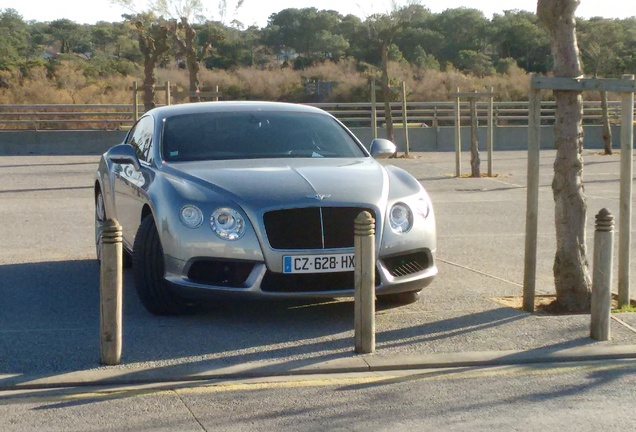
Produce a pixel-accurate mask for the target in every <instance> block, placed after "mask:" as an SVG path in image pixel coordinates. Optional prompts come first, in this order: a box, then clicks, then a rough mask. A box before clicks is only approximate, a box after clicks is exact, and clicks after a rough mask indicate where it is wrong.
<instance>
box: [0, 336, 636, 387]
mask: <svg viewBox="0 0 636 432" xmlns="http://www.w3.org/2000/svg"><path fill="white" fill-rule="evenodd" d="M619 359H636V345H615V346H589V347H576V348H567V349H561V350H554V349H551V348H540V349H536V350H529V351H521V350H511V351H483V352H464V353H444V354H427V355H416V356H393V357H379V356H373V355H371V356H360V357H352V358H345V359H338V360H330V361H324V362H318V363H315V362H312V361H311V360H310V359H309V360H304V361H301V362H298V363H296V364H295V365H294V366H293V367H290V365H289V362H288V361H280V362H259V363H247V364H242V365H238V366H228V367H212V366H205V365H201V364H196V365H193V364H182V365H176V366H170V367H146V368H138V369H137V368H134V369H133V368H125V367H121V366H119V367H112V368H104V369H92V370H85V371H77V372H69V373H64V374H58V375H41V376H26V375H0V391H7V390H36V389H50V388H65V387H84V386H111V385H113V386H114V385H118V386H120V385H141V384H151V383H165V382H194V381H204V380H219V379H223V380H239V379H248V378H266V377H284V376H301V375H318V374H321V375H322V374H336V373H356V372H357V373H363V372H387V371H398V370H401V371H403V370H420V369H442V368H459V367H493V366H510V365H524V364H540V363H566V362H582V361H600V360H619Z"/></svg>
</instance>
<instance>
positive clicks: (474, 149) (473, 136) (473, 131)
mask: <svg viewBox="0 0 636 432" xmlns="http://www.w3.org/2000/svg"><path fill="white" fill-rule="evenodd" d="M477 121H478V119H477V99H476V98H470V175H471V176H472V177H481V170H480V164H481V160H480V158H479V138H478V137H477V133H478V124H477Z"/></svg>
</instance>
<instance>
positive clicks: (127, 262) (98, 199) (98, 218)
mask: <svg viewBox="0 0 636 432" xmlns="http://www.w3.org/2000/svg"><path fill="white" fill-rule="evenodd" d="M104 222H106V207H105V206H104V196H103V195H102V191H101V190H100V191H97V195H95V252H96V254H97V261H99V263H100V264H101V262H102V231H103V229H104ZM131 265H132V255H131V254H130V252H128V251H127V250H126V249H125V248H124V250H123V251H122V266H123V267H124V268H128V267H130V266H131Z"/></svg>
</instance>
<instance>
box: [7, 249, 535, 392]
mask: <svg viewBox="0 0 636 432" xmlns="http://www.w3.org/2000/svg"><path fill="white" fill-rule="evenodd" d="M0 274H2V275H3V282H4V284H3V287H2V288H1V289H0V347H1V349H0V375H5V376H8V377H7V378H4V379H3V378H0V387H3V386H8V385H15V384H18V383H21V382H26V381H28V380H30V379H32V378H33V377H34V376H40V377H52V376H56V375H60V374H64V373H69V372H75V371H84V370H90V369H95V368H98V367H100V365H99V265H98V263H97V262H96V261H95V260H82V261H60V262H43V263H30V264H11V265H4V266H0ZM124 276H125V277H124V281H125V282H124V318H123V328H124V331H123V356H122V367H125V368H130V369H129V370H130V372H128V373H126V374H125V376H126V377H127V378H128V379H133V380H134V379H136V378H137V379H138V380H141V381H143V380H144V376H146V375H147V374H148V371H147V370H145V371H141V370H137V371H136V370H135V368H137V369H142V368H146V369H147V368H148V367H151V368H153V373H154V376H157V375H159V376H161V375H164V376H175V375H176V376H186V375H190V374H193V373H197V371H202V372H203V371H209V370H211V369H220V368H224V367H231V366H237V365H244V364H247V363H256V364H258V363H259V362H261V364H260V366H259V365H257V366H255V367H254V368H252V369H251V372H252V373H254V374H256V375H264V374H267V373H270V372H272V370H273V369H272V367H273V366H272V364H271V363H272V362H277V366H275V367H276V369H277V370H280V367H281V364H282V365H285V366H286V367H289V368H290V369H293V368H299V367H303V366H308V365H312V364H316V363H319V362H325V361H328V360H335V359H341V358H347V357H351V356H353V355H354V352H353V345H354V343H353V342H354V341H353V323H354V316H353V302H352V301H351V299H345V300H339V301H329V300H327V301H318V302H308V301H276V302H274V301H255V300H250V301H248V300H238V299H230V300H229V299H223V300H222V301H209V302H206V303H205V304H204V305H203V306H201V307H198V308H197V309H196V310H195V312H194V313H193V314H191V315H186V316H178V317H158V316H153V315H150V314H149V313H148V312H147V311H146V310H145V309H144V308H143V306H142V305H141V303H140V302H139V299H138V297H137V295H136V292H135V290H134V285H133V282H132V271H131V270H126V271H125V275H124ZM385 310H386V309H385ZM528 318H530V317H529V315H528V314H525V313H523V312H519V311H516V310H514V309H510V308H497V309H492V310H487V311H484V312H477V313H470V312H469V313H466V314H464V315H461V316H455V317H452V318H448V319H441V320H439V319H437V320H436V318H435V317H433V316H431V317H429V320H430V322H425V323H421V322H420V323H418V324H407V325H405V326H403V327H401V328H396V329H391V330H387V331H382V332H379V333H378V335H377V340H378V345H379V346H381V347H382V349H385V350H388V349H391V348H396V347H400V346H407V345H409V344H417V343H426V342H432V341H435V340H439V339H444V338H451V337H454V336H461V335H465V334H468V333H471V332H476V331H478V330H483V329H488V328H496V327H498V326H501V325H504V324H507V323H511V322H514V321H517V320H523V319H528ZM460 348H461V347H460ZM158 371H159V372H158ZM120 379H121V376H120Z"/></svg>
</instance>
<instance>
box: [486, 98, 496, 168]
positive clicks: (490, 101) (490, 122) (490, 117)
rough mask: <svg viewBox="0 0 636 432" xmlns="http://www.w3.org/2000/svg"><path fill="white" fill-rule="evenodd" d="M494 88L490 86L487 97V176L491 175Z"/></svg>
mask: <svg viewBox="0 0 636 432" xmlns="http://www.w3.org/2000/svg"><path fill="white" fill-rule="evenodd" d="M494 92H495V88H494V87H490V93H491V96H490V98H488V139H487V141H488V177H492V163H493V151H494V146H495V134H494V125H493V117H494V116H493V106H494V97H493V96H492V94H494Z"/></svg>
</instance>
